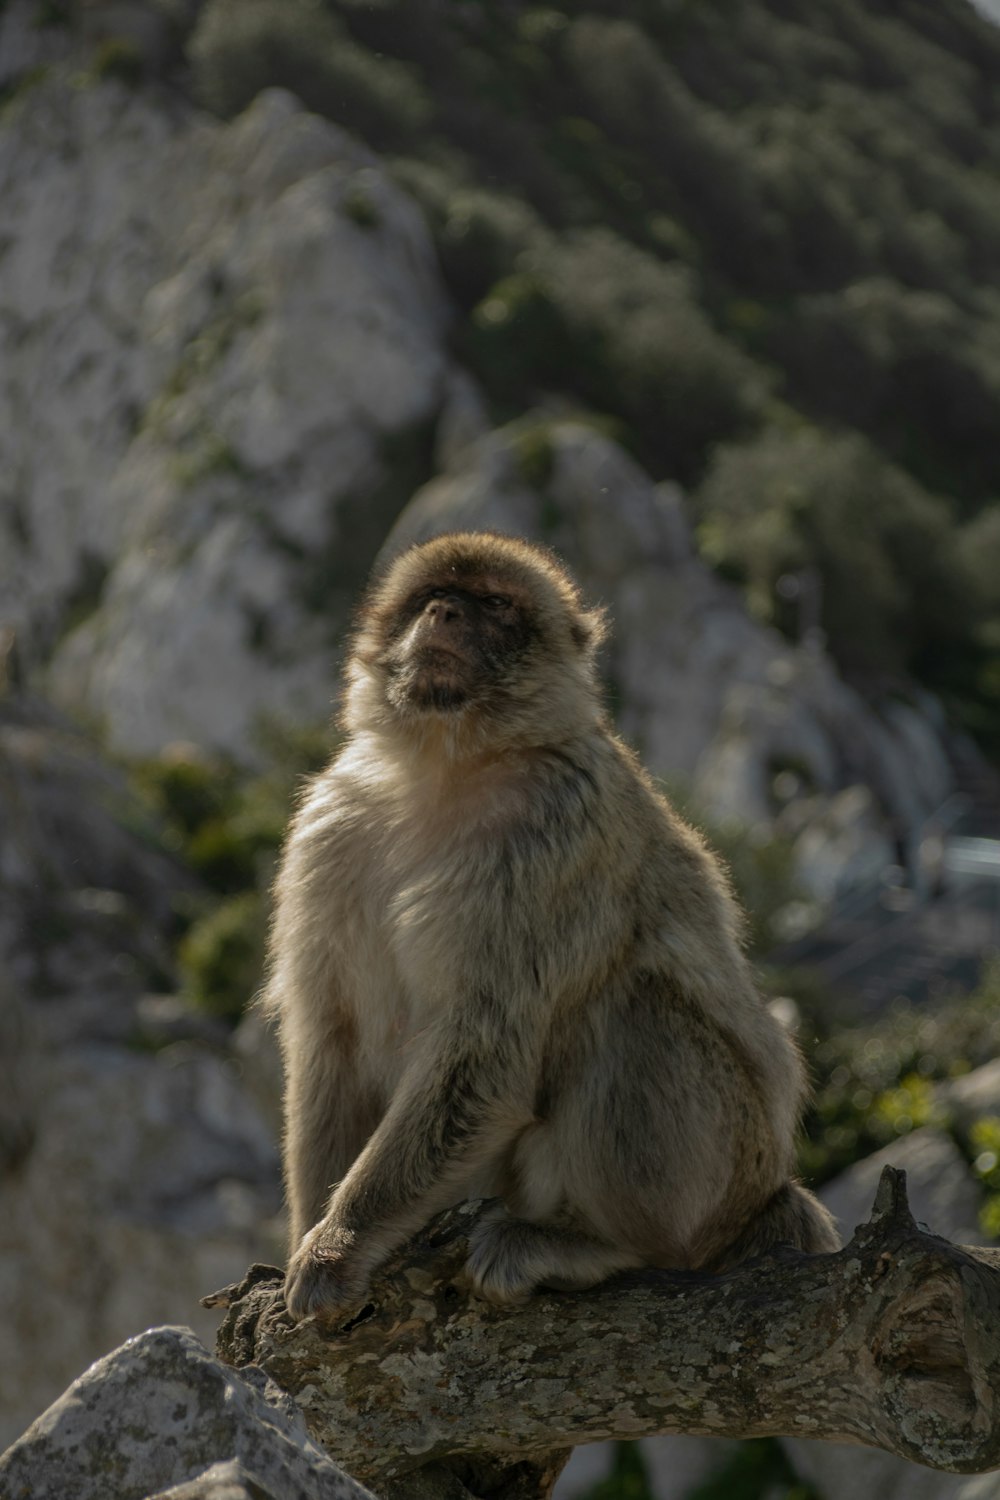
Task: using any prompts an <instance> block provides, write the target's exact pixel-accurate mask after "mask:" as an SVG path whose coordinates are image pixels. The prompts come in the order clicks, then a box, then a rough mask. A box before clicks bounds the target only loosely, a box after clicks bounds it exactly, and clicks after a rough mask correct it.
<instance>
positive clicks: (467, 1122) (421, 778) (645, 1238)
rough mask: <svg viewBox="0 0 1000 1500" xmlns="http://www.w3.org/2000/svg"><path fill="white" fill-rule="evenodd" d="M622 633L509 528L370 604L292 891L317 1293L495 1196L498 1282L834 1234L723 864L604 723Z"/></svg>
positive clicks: (492, 1243)
mask: <svg viewBox="0 0 1000 1500" xmlns="http://www.w3.org/2000/svg"><path fill="white" fill-rule="evenodd" d="M432 591H436V592H432ZM602 630H603V623H602V620H601V618H600V616H599V615H598V614H597V613H595V612H593V611H588V610H586V609H585V608H584V607H583V606H582V604H581V601H580V599H579V595H578V592H577V590H576V588H575V586H574V585H573V583H572V582H571V581H570V579H569V578H568V577H567V575H566V574H565V573H564V571H563V570H562V568H561V567H560V566H559V565H558V564H557V563H556V561H555V560H554V559H553V558H552V557H550V556H549V555H548V554H547V553H545V552H543V551H542V550H540V549H538V548H535V547H532V546H530V545H529V544H527V543H523V542H519V541H516V540H513V539H511V538H502V537H498V536H494V535H492V534H481V533H477V534H468V535H454V536H446V537H441V538H438V539H437V540H435V541H433V542H429V543H427V544H425V545H424V546H420V547H416V548H412V549H411V550H410V551H409V552H407V553H405V554H404V555H403V556H402V557H401V558H399V559H398V560H397V561H396V563H395V564H394V565H393V566H392V567H391V568H390V569H389V571H388V574H387V575H386V577H385V578H384V579H383V580H382V581H381V582H378V583H376V584H375V585H374V587H373V588H372V590H371V591H370V593H369V595H368V597H367V600H366V602H365V605H364V607H363V610H362V614H361V622H360V628H359V632H358V637H357V641H356V645H355V650H354V653H353V656H352V659H351V662H350V665H349V669H348V683H347V694H346V710H345V725H346V728H347V730H348V733H349V738H348V741H347V743H346V746H345V748H344V749H343V750H342V751H341V752H340V754H339V755H338V756H337V757H336V758H335V760H334V761H333V763H332V764H331V765H330V766H329V767H328V769H327V770H326V771H324V772H323V773H322V774H321V775H320V776H319V777H317V778H316V780H315V781H314V782H313V783H312V785H311V787H310V788H309V791H308V794H307V796H306V797H305V800H304V801H303V804H302V806H301V808H300V809H299V811H298V814H297V815H296V818H295V820H294V823H293V825H292V829H291V832H290V835H289V839H288V843H287V847H286V851H285V855H284V860H283V863H282V867H281V872H280V874H279V877H278V882H277V888H276V895H277V903H276V916H275V923H274V931H273V940H272V956H271V977H270V983H269V988H268V995H267V1004H268V1006H269V1007H270V1009H271V1010H272V1011H273V1012H274V1013H275V1014H276V1015H277V1016H278V1018H279V1022H280V1028H281V1038H282V1045H283V1050H284V1057H285V1067H286V1073H287V1098H286V1119H287V1135H286V1144H285V1161H286V1178H287V1186H288V1195H289V1203H290V1209H291V1251H292V1254H291V1260H290V1264H289V1268H288V1276H287V1281H286V1296H287V1300H288V1304H289V1307H290V1308H291V1310H292V1312H293V1314H295V1315H296V1316H299V1317H301V1316H305V1315H307V1314H310V1313H322V1314H324V1315H326V1316H331V1317H332V1316H334V1315H336V1314H337V1313H338V1312H343V1311H344V1310H346V1309H348V1308H350V1307H352V1306H355V1305H356V1304H357V1303H358V1302H359V1301H360V1300H361V1299H363V1297H364V1294H365V1291H366V1288H367V1285H368V1279H369V1277H370V1275H371V1273H372V1271H373V1270H374V1268H375V1267H376V1266H378V1264H379V1263H380V1262H381V1261H382V1260H383V1259H384V1258H385V1257H386V1256H387V1255H388V1254H389V1253H390V1252H391V1251H392V1250H393V1249H394V1248H395V1247H396V1246H397V1245H399V1244H401V1243H402V1242H403V1241H404V1240H405V1239H407V1238H408V1237H409V1236H410V1235H411V1234H413V1233H414V1232H415V1231H416V1230H417V1229H419V1228H421V1227H422V1226H423V1225H424V1224H425V1223H426V1222H427V1221H428V1220H429V1219H430V1218H431V1217H432V1216H433V1215H434V1214H435V1213H437V1212H438V1211H439V1210H441V1209H444V1208H446V1207H448V1206H449V1205H450V1204H452V1203H454V1202H457V1201H461V1200H462V1199H465V1198H471V1197H478V1196H482V1197H490V1198H495V1199H496V1200H497V1201H496V1202H495V1203H494V1204H493V1206H492V1207H491V1208H490V1210H489V1211H488V1212H487V1213H485V1214H484V1215H483V1217H482V1219H481V1220H480V1222H479V1224H478V1226H477V1228H476V1230H475V1232H474V1234H473V1238H472V1245H471V1251H470V1257H469V1274H470V1277H471V1281H472V1284H473V1286H474V1287H475V1289H476V1290H477V1291H478V1292H479V1293H480V1294H482V1295H483V1296H486V1297H488V1298H490V1299H492V1300H494V1301H497V1302H515V1301H518V1300H520V1299H522V1298H523V1297H525V1296H527V1295H528V1294H530V1292H531V1291H532V1290H533V1289H534V1288H535V1287H537V1286H539V1285H547V1286H561V1287H566V1286H574V1287H581V1286H590V1285H593V1284H594V1283H595V1282H597V1281H600V1280H602V1279H603V1278H604V1277H606V1276H608V1275H610V1274H611V1273H612V1272H614V1271H616V1270H620V1269H624V1268H626V1267H633V1266H641V1265H654V1266H671V1267H705V1268H721V1267H723V1266H725V1265H727V1264H730V1263H731V1262H733V1261H734V1260H736V1259H740V1258H745V1257H746V1256H747V1255H750V1254H756V1253H759V1252H760V1251H762V1250H764V1249H766V1248H767V1247H768V1245H770V1244H773V1243H775V1242H776V1241H777V1240H780V1239H789V1240H791V1241H792V1242H793V1243H796V1244H798V1245H799V1246H801V1247H802V1248H804V1249H807V1250H817V1251H818V1250H831V1249H834V1248H836V1245H837V1239H836V1236H835V1234H834V1231H833V1228H832V1222H831V1221H830V1219H829V1216H828V1215H827V1214H826V1212H825V1210H823V1209H822V1208H821V1207H820V1205H819V1204H818V1203H817V1202H816V1200H815V1199H813V1198H812V1197H811V1195H809V1194H808V1193H806V1192H805V1191H804V1189H802V1188H800V1187H798V1186H797V1185H796V1184H795V1183H794V1181H793V1180H792V1178H791V1173H792V1171H793V1154H794V1153H793V1137H794V1132H795V1129H796V1126H797V1122H798V1118H799V1114H800V1110H801V1105H802V1097H803V1077H802V1068H801V1064H800V1062H799V1059H798V1056H797V1054H796V1051H795V1048H794V1046H793V1045H792V1043H791V1042H790V1040H789V1039H788V1037H787V1036H786V1034H785V1032H784V1031H783V1029H782V1028H781V1027H780V1025H779V1024H778V1023H777V1022H776V1021H775V1020H774V1019H773V1018H772V1017H771V1015H770V1014H769V1012H768V1010H767V1009H766V1007H765V1006H764V1005H763V1003H762V1002H761V1000H760V998H759V996H758V995H757V993H756V991H755V989H754V986H753V983H752V979H751V975H750V972H749V968H748V966H747V963H746V960H745V958H744V956H743V953H742V950H741V946H740V921H739V916H738V913H737V910H736V908H735V905H734V903H733V900H732V897H731V895H730V892H729V890H728V886H727V883H726V880H725V877H724V875H723V873H722V872H721V870H720V867H719V865H718V863H717V861H716V860H715V859H714V858H713V856H712V855H711V854H710V853H709V851H708V850H707V849H706V847H705V845H704V843H703V842H702V840H701V839H700V838H699V836H698V835H697V834H696V833H695V832H693V830H692V829H690V828H689V827H687V825H686V824H684V823H683V822H682V821H681V820H680V819H679V818H678V817H677V815H676V813H674V811H673V810H672V809H671V808H670V806H669V805H668V803H667V802H666V801H665V800H664V798H663V797H661V796H660V795H659V793H658V792H657V791H656V790H655V789H654V787H653V786H652V784H651V783H650V781H649V779H648V777H647V776H646V775H645V773H644V772H643V770H642V768H641V767H640V766H639V764H638V762H637V761H636V759H635V757H634V756H633V755H632V753H631V752H630V751H629V750H628V749H627V748H626V747H625V746H624V745H623V744H622V743H621V742H620V741H619V740H618V739H616V738H615V736H614V735H613V734H612V733H611V732H610V730H609V729H608V727H607V724H606V723H605V720H604V716H603V712H602V709H601V705H600V698H599V693H598V689H597V686H596V680H595V675H594V651H595V648H596V645H597V644H598V642H599V640H600V639H601V635H602Z"/></svg>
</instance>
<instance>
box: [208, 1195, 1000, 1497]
mask: <svg viewBox="0 0 1000 1500" xmlns="http://www.w3.org/2000/svg"><path fill="white" fill-rule="evenodd" d="M475 1208H476V1206H475V1205H471V1206H470V1205H466V1206H464V1207H463V1208H460V1209H457V1210H454V1211H453V1212H451V1213H450V1214H448V1215H445V1216H444V1217H443V1218H442V1219H440V1220H438V1221H437V1222H436V1223H435V1224H433V1225H431V1226H430V1228H429V1229H428V1231H427V1232H426V1233H425V1234H424V1235H423V1236H421V1237H420V1238H418V1239H417V1240H415V1241H414V1242H412V1243H411V1244H410V1245H409V1246H408V1247H407V1248H406V1250H405V1252H403V1254H402V1255H401V1256H399V1257H398V1258H397V1259H396V1260H394V1261H393V1262H392V1263H391V1264H390V1265H389V1267H388V1268H387V1269H386V1271H385V1273H384V1274H383V1275H382V1276H381V1277H380V1279H379V1280H378V1281H377V1283H376V1284H375V1286H374V1288H373V1292H372V1301H371V1303H370V1304H369V1305H367V1306H366V1307H365V1308H363V1309H359V1311H358V1313H357V1314H356V1315H355V1316H354V1317H353V1318H352V1319H351V1320H350V1321H348V1322H347V1323H344V1324H342V1325H341V1326H339V1327H323V1326H321V1325H320V1324H319V1323H317V1322H316V1321H310V1322H306V1323H303V1324H299V1325H295V1324H293V1323H292V1322H291V1320H290V1318H289V1316H288V1314H287V1312H286V1310H285V1307H284V1302H283V1299H282V1295H281V1279H282V1277H281V1272H280V1271H277V1270H275V1269H274V1268H270V1267H255V1268H253V1269H252V1271H251V1272H250V1273H249V1274H248V1277H247V1278H246V1280H245V1281H244V1282H243V1283H241V1284H240V1286H238V1287H233V1288H229V1289H227V1291H226V1292H225V1293H218V1294H216V1295H215V1298H214V1299H206V1300H208V1301H210V1302H213V1301H214V1304H215V1305H227V1306H228V1311H227V1314H226V1317H225V1320H224V1323H223V1325H222V1328H221V1329H220V1333H219V1348H218V1352H219V1354H220V1356H221V1357H222V1358H223V1359H225V1360H226V1361H227V1362H229V1363H231V1364H235V1365H238V1366H239V1365H245V1364H250V1363H253V1364H256V1365H260V1366H262V1367H263V1369H265V1370H266V1371H267V1372H268V1374H269V1375H271V1376H272V1377H273V1379H274V1380H275V1381H276V1382H277V1383H278V1384H279V1385H280V1386H282V1387H283V1388H284V1389H285V1390H286V1391H288V1392H290V1393H291V1394H292V1395H293V1396H294V1398H295V1400H296V1401H297V1403H298V1404H299V1406H300V1407H301V1408H302V1410H303V1412H304V1414H305V1417H306V1422H307V1424H308V1426H309V1428H310V1430H311V1432H312V1434H313V1436H314V1437H316V1438H317V1439H319V1441H320V1442H321V1443H323V1444H324V1445H325V1446H326V1447H327V1448H328V1449H329V1451H330V1452H331V1453H332V1454H333V1456H334V1457H335V1458H336V1460H337V1461H338V1462H339V1463H341V1464H342V1465H343V1466H344V1468H345V1469H346V1470H347V1471H348V1472H349V1473H352V1474H354V1475H355V1476H356V1477H357V1478H358V1479H360V1480H362V1481H363V1482H364V1483H366V1484H368V1485H369V1486H370V1487H372V1488H373V1489H375V1490H376V1492H377V1493H379V1494H380V1495H394V1494H399V1495H403V1494H405V1495H407V1496H408V1497H413V1500H416V1497H417V1496H425V1497H427V1500H430V1497H434V1500H445V1497H451V1496H454V1497H458V1496H466V1495H469V1494H472V1495H476V1496H493V1497H497V1500H499V1497H501V1496H502V1497H504V1500H535V1497H539V1496H544V1495H546V1494H547V1493H548V1490H549V1488H550V1487H551V1484H552V1482H553V1480H554V1477H555V1474H556V1473H557V1472H558V1468H559V1467H560V1465H561V1462H562V1460H563V1457H564V1456H565V1450H567V1449H568V1448H570V1447H572V1446H573V1445H575V1444H577V1443H587V1442H593V1441H597V1440H599V1439H604V1438H638V1437H645V1436H650V1435H653V1434H657V1433H670V1432H684V1433H695V1434H702V1435H708V1436H713V1437H761V1436H767V1435H779V1436H795V1437H809V1438H828V1439H833V1440H836V1441H840V1442H845V1441H846V1442H857V1443H866V1444H870V1445H873V1446H875V1447H880V1448H884V1449H887V1450H888V1451H889V1452H891V1453H895V1454H898V1455H899V1456H901V1457H903V1458H908V1459H911V1460H913V1461H914V1462H916V1463H921V1464H927V1465H929V1466H931V1467H933V1468H938V1469H948V1470H953V1471H958V1472H962V1473H978V1472H981V1471H984V1470H987V1469H992V1468H996V1467H1000V1251H996V1250H984V1249H978V1248H976V1249H973V1248H969V1247H966V1248H961V1247H958V1246H955V1245H952V1244H950V1243H949V1242H948V1241H947V1240H942V1239H940V1238H938V1237H937V1236H936V1235H933V1234H930V1233H928V1232H927V1231H926V1230H924V1229H922V1228H921V1227H919V1226H918V1225H917V1224H916V1223H915V1222H914V1220H913V1218H912V1215H911V1214H910V1211H909V1207H908V1205H907V1200H906V1186H905V1174H904V1173H902V1172H899V1171H896V1170H895V1169H894V1168H891V1167H887V1168H886V1169H885V1171H884V1172H883V1175H882V1180H881V1182H880V1184H879V1189H878V1193H877V1195H876V1199H875V1206H874V1210H873V1213H872V1217H871V1220H870V1221H869V1223H868V1224H866V1225H863V1226H861V1227H859V1228H858V1229H857V1230H856V1232H855V1235H854V1238H853V1239H852V1240H851V1242H850V1244H848V1245H847V1246H846V1247H845V1248H844V1249H843V1250H841V1251H839V1252H838V1253H837V1254H835V1255H825V1256H813V1257H809V1256H803V1255H800V1254H799V1253H798V1252H792V1251H788V1252H777V1253H774V1254H772V1255H769V1256H767V1257H765V1258H763V1259H761V1260H758V1261H756V1262H754V1263H752V1264H749V1265H745V1266H741V1267H739V1268H738V1269H737V1270H735V1271H732V1272H730V1273H729V1274H727V1275H725V1276H720V1277H709V1276H702V1275H694V1274H681V1273H666V1272H641V1273H636V1274H631V1275H627V1276H620V1277H616V1278H615V1279H614V1280H613V1281H610V1282H608V1283H606V1284H605V1285H603V1286H601V1287H598V1288H596V1289H595V1290H594V1291H592V1292H588V1293H585V1294H579V1293H575V1294H558V1293H546V1294H541V1295H538V1296H536V1297H533V1298H532V1299H531V1300H530V1302H529V1303H528V1304H527V1305H526V1306H524V1307H522V1308H518V1309H516V1310H513V1311H501V1310H499V1309H496V1308H492V1307H487V1306H485V1305H484V1304H483V1303H481V1302H477V1301H475V1300H474V1299H471V1298H468V1297H467V1296H466V1293H465V1291H464V1290H463V1287H462V1278H461V1270H462V1265H463V1262H464V1255H465V1237H466V1234H467V1232H468V1229H469V1226H470V1224H471V1223H472V1220H473V1218H474V1216H475Z"/></svg>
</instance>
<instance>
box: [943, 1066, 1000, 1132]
mask: <svg viewBox="0 0 1000 1500" xmlns="http://www.w3.org/2000/svg"><path fill="white" fill-rule="evenodd" d="M936 1098H937V1099H938V1101H939V1102H940V1103H941V1105H942V1106H943V1107H944V1108H945V1109H946V1110H948V1112H949V1113H950V1114H951V1116H952V1118H953V1119H954V1121H955V1124H956V1125H957V1126H958V1127H959V1128H960V1129H962V1130H968V1128H969V1126H970V1125H971V1124H972V1123H973V1121H975V1120H978V1119H979V1118H980V1117H981V1116H983V1115H1000V1057H997V1058H994V1059H993V1061H992V1062H988V1063H985V1064H984V1065H983V1066H982V1067H981V1068H975V1069H974V1070H973V1071H972V1072H971V1073H966V1074H965V1076H964V1077H962V1078H953V1079H950V1080H949V1081H948V1082H947V1083H943V1084H941V1085H940V1086H939V1087H938V1089H937V1090H936Z"/></svg>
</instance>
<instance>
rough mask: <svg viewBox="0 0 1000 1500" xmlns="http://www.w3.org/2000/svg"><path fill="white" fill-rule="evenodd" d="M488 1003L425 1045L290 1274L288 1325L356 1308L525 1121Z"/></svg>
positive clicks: (507, 1030)
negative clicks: (383, 1268)
mask: <svg viewBox="0 0 1000 1500" xmlns="http://www.w3.org/2000/svg"><path fill="white" fill-rule="evenodd" d="M498 1009H499V1007H498V1002H497V1001H496V1000H495V998H494V997H493V996H491V995H485V994H479V995H477V996H476V997H475V999H474V1000H472V1001H470V1002H467V1003H466V1004H464V1005H463V1004H461V1003H460V1004H459V1006H458V1007H457V1010H458V1012H459V1014H458V1015H457V1016H456V1015H455V1014H454V1012H453V1014H452V1016H451V1018H450V1020H449V1024H448V1025H447V1027H442V1028H438V1029H437V1034H436V1035H435V1036H434V1037H429V1038H427V1039H425V1044H424V1047H423V1049H422V1056H421V1058H419V1059H416V1060H415V1062H414V1065H413V1066H412V1067H411V1069H410V1071H409V1073H408V1074H407V1076H406V1077H405V1078H404V1080H403V1082H402V1084H401V1086H400V1088H399V1090H398V1091H397V1093H396V1096H395V1098H394V1099H393V1101H392V1103H391V1105H390V1107H389V1109H388V1111H387V1112H386V1115H385V1117H384V1118H383V1120H382V1122H381V1124H380V1125H379V1126H378V1128H377V1130H376V1131H375V1133H374V1134H373V1135H372V1136H371V1138H370V1140H369V1141H368V1144H367V1145H366V1146H365V1148H364V1150H363V1151H362V1152H361V1155H360V1156H359V1157H358V1159H357V1161H356V1162H355V1163H354V1165H353V1167H352V1168H351V1170H350V1171H349V1172H348V1174H347V1176H346V1177H345V1179H344V1181H343V1182H342V1183H341V1184H340V1186H339V1187H338V1188H337V1190H336V1192H335V1193H334V1195H333V1198H332V1200H331V1202H330V1208H329V1211H328V1213H327V1215H326V1217H325V1218H324V1219H323V1220H322V1222H321V1223H319V1224H317V1225H316V1227H315V1228H314V1229H313V1230H311V1231H310V1233H309V1234H307V1235H306V1236H305V1239H304V1240H303V1242H302V1244H301V1246H300V1247H299V1249H298V1250H297V1252H296V1253H295V1255H294V1256H293V1257H292V1260H291V1262H290V1264H289V1268H288V1277H287V1281H286V1289H285V1295H286V1300H287V1302H288V1306H289V1309H290V1310H291V1312H292V1313H293V1315H294V1316H295V1317H299V1318H301V1317H305V1316H307V1315H308V1314H309V1313H314V1312H319V1311H323V1312H325V1313H326V1314H327V1315H330V1316H332V1315H333V1314H335V1313H336V1311H337V1310H339V1309H341V1308H346V1307H349V1306H351V1305H353V1304H355V1303H356V1302H358V1301H360V1300H361V1298H363V1296H364V1293H365V1290H366V1288H367V1284H368V1278H369V1276H370V1275H371V1272H372V1271H373V1270H374V1269H375V1267H376V1266H378V1265H380V1264H381V1262H382V1261H383V1260H384V1259H385V1257H386V1256H387V1255H388V1254H389V1253H390V1252H391V1251H392V1250H394V1249H395V1248H396V1247H397V1246H398V1245H400V1244H402V1243H403V1242H404V1241H405V1240H406V1239H408V1238H409V1237H410V1235H412V1234H413V1233H415V1231H416V1230H417V1229H419V1228H420V1227H421V1226H422V1225H423V1224H425V1223H426V1222H427V1221H428V1219H430V1218H432V1217H433V1216H434V1214H436V1213H438V1212H440V1210H441V1209H443V1208H446V1207H447V1206H448V1205H449V1204H451V1203H453V1202H454V1201H455V1200H456V1199H457V1198H459V1197H461V1195H462V1193H463V1191H464V1190H465V1188H466V1187H467V1185H468V1184H469V1183H470V1182H471V1181H472V1179H473V1178H474V1176H475V1175H476V1173H477V1172H478V1171H479V1170H480V1169H481V1168H482V1167H484V1166H486V1165H487V1164H488V1163H489V1162H490V1161H491V1160H492V1159H493V1158H495V1156H496V1155H497V1154H498V1153H499V1152H500V1151H501V1150H502V1148H503V1146H504V1145H505V1144H506V1142H507V1141H509V1140H510V1139H511V1138H512V1137H513V1136H514V1135H515V1134H516V1133H517V1131H518V1130H520V1129H521V1128H523V1127H524V1126H525V1125H526V1124H527V1123H528V1122H529V1120H530V1119H531V1098H530V1079H531V1077H532V1074H533V1071H534V1070H533V1068H532V1066H531V1062H530V1057H529V1055H528V1054H529V1053H530V1050H531V1048H530V1045H529V1044H528V1042H527V1039H526V1038H525V1036H524V1035H523V1032H522V1029H521V1028H520V1027H519V1026H518V1025H517V1024H516V1021H515V1019H514V1018H509V1019H508V1020H507V1021H506V1023H504V1024H501V1025H495V1024H494V1025H491V1024H490V1021H489V1015H488V1013H489V1012H490V1011H497V1010H498Z"/></svg>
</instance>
